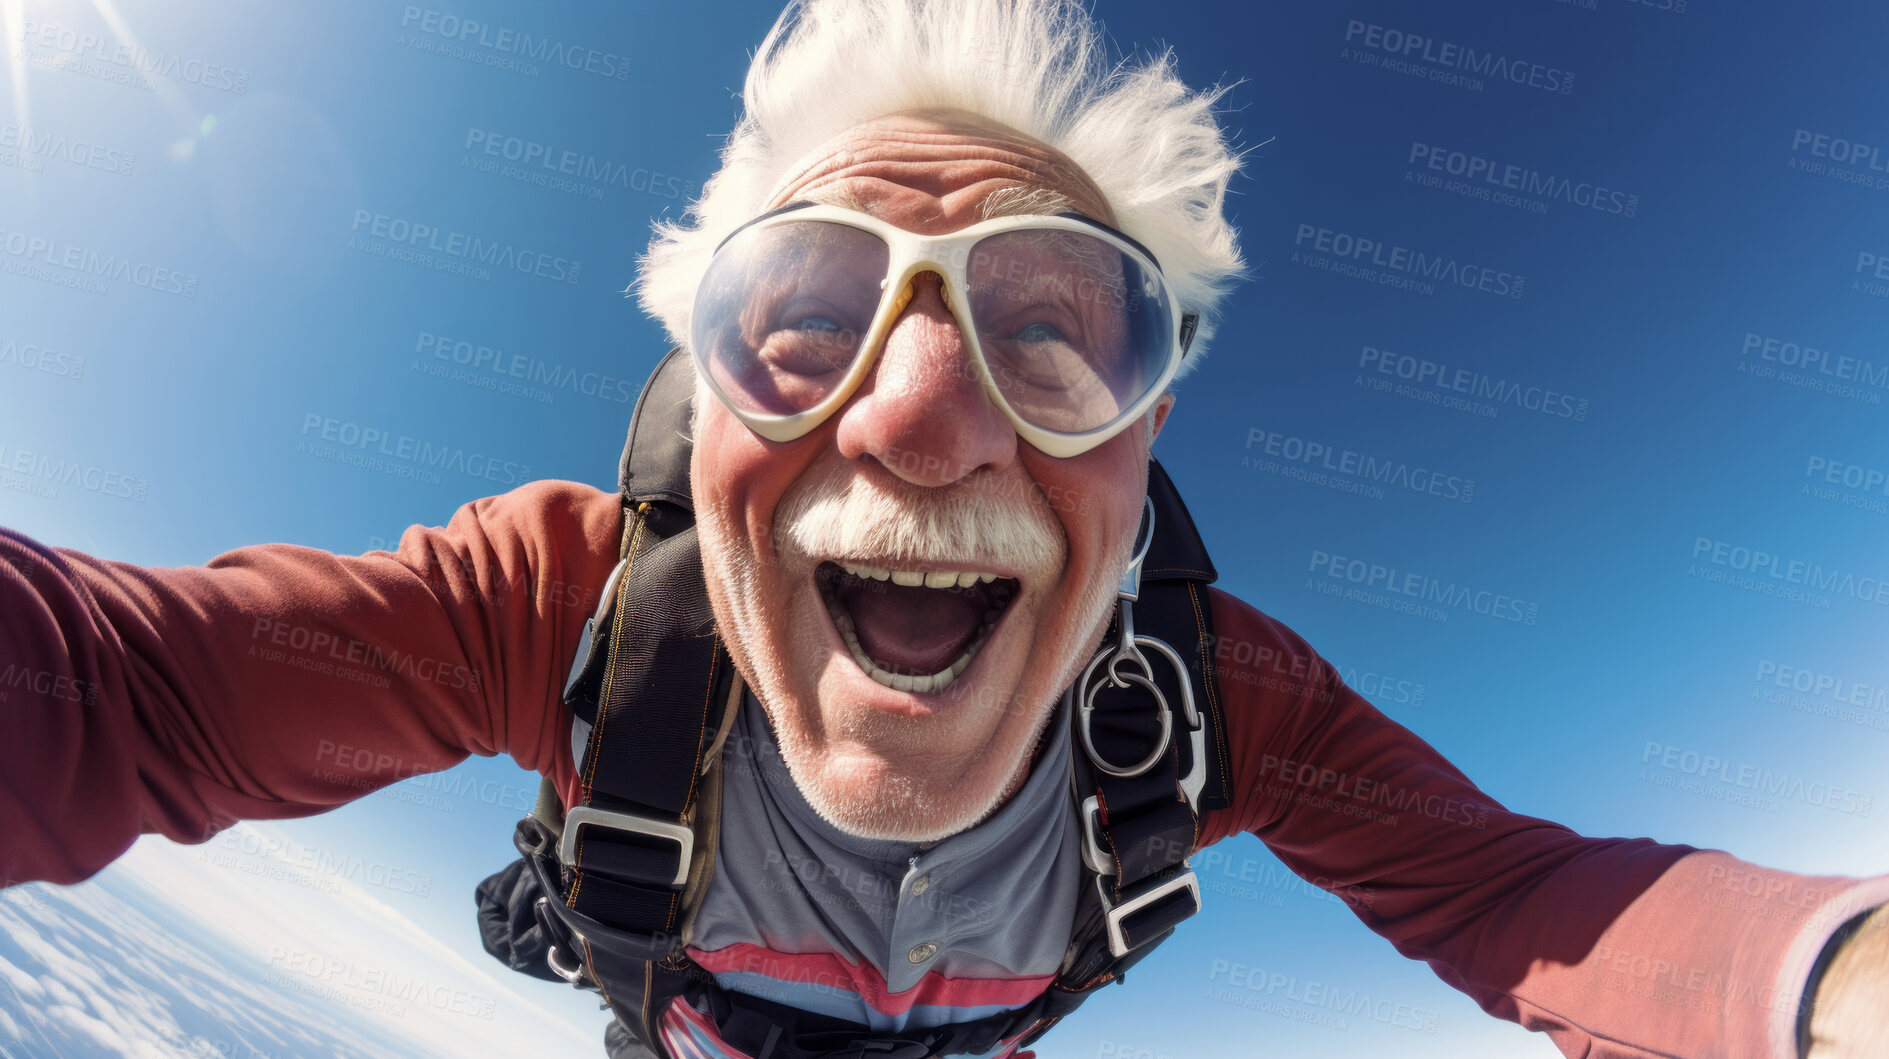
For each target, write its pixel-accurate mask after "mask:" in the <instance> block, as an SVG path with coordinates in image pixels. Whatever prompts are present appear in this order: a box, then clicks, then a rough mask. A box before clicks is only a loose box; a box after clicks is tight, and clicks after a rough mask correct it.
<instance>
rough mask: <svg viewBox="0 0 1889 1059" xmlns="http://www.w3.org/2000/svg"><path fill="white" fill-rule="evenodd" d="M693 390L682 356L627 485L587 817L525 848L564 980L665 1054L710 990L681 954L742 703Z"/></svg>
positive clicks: (604, 608) (583, 697) (588, 716)
mask: <svg viewBox="0 0 1889 1059" xmlns="http://www.w3.org/2000/svg"><path fill="white" fill-rule="evenodd" d="M693 380H694V375H693V372H692V370H691V368H690V367H689V365H688V363H687V362H686V360H684V359H683V358H682V357H681V356H680V355H679V353H678V352H676V351H672V352H671V353H670V354H669V355H667V356H666V357H664V358H663V360H662V362H661V363H660V364H658V365H657V367H656V371H655V373H654V374H653V375H651V377H650V381H649V383H648V385H646V386H645V387H644V389H643V393H642V395H641V396H640V397H639V398H638V399H637V404H636V411H635V413H634V414H633V416H632V417H631V421H630V431H629V437H628V439H627V442H626V444H625V446H624V451H623V460H622V463H621V464H620V473H619V486H620V489H621V493H622V497H623V504H624V530H623V543H622V549H621V551H622V558H621V560H620V561H619V562H618V564H617V568H616V569H615V570H614V571H612V573H611V578H610V582H609V584H608V585H607V586H606V588H605V590H604V593H603V597H602V599H601V600H600V602H599V604H598V608H597V612H596V613H595V614H594V615H592V617H591V618H590V620H589V621H587V622H586V623H585V626H584V632H583V635H582V637H581V639H580V643H579V646H578V652H577V656H576V657H575V658H574V659H573V660H572V665H571V672H570V676H569V679H568V680H567V681H566V684H565V689H564V704H565V706H566V707H568V708H569V709H570V710H571V712H572V714H573V715H574V718H575V719H574V721H573V725H574V731H573V748H574V749H575V748H576V746H577V743H578V741H579V740H580V739H581V740H582V749H581V753H578V754H575V755H574V759H575V760H576V762H577V767H578V776H579V780H580V783H581V787H580V792H581V793H580V801H579V804H577V805H575V806H572V807H570V808H569V809H568V810H567V811H566V812H565V814H564V816H563V819H562V821H561V825H560V827H559V828H558V829H557V830H556V832H553V830H552V829H551V828H549V827H547V826H545V824H544V822H543V821H541V820H539V819H537V818H535V817H534V818H527V819H526V820H525V821H522V822H521V823H520V825H519V830H520V833H519V836H518V845H519V848H520V850H521V852H524V853H525V854H526V860H527V861H528V862H531V863H533V864H535V865H536V867H537V871H538V874H539V875H540V876H541V881H542V882H543V884H544V888H545V891H546V894H547V897H548V898H549V899H548V900H546V901H541V902H540V912H539V917H540V920H541V922H543V923H544V925H545V930H546V934H547V936H549V937H551V938H553V939H555V940H556V941H557V944H555V945H554V946H553V947H552V948H551V949H550V951H549V952H548V953H547V959H548V960H549V962H550V963H551V965H552V969H553V970H555V971H557V972H558V973H559V974H560V975H561V976H563V977H564V978H566V979H567V980H569V981H572V982H574V983H577V984H586V983H588V984H590V985H594V986H595V987H596V988H597V989H598V990H599V991H600V992H601V993H602V994H603V996H604V999H605V1000H606V1002H607V1003H608V1004H609V1006H610V1007H611V1008H612V1009H613V1010H614V1011H615V1012H616V1013H617V1015H618V1017H619V1018H621V1019H623V1021H624V1022H625V1024H626V1025H627V1026H628V1028H629V1029H630V1030H631V1031H632V1032H633V1033H635V1034H636V1035H637V1036H638V1037H640V1038H641V1039H642V1040H644V1041H645V1042H646V1043H649V1044H650V1045H651V1047H660V1045H658V1044H656V1043H655V1042H656V1041H657V1040H658V1039H659V1037H658V1035H657V1034H656V1032H655V1030H656V1022H657V1020H659V1019H660V1018H661V1014H662V1011H663V1009H664V1008H665V1007H666V1006H667V1003H668V1000H669V998H670V997H672V996H674V995H676V994H677V993H678V992H681V991H683V990H684V989H685V988H687V987H688V986H689V985H690V984H691V983H692V982H694V981H696V980H698V979H699V978H700V977H703V976H702V975H701V972H699V971H698V970H696V969H695V968H694V967H693V966H692V965H691V964H690V963H689V961H688V960H687V959H686V957H684V956H683V955H682V952H681V949H682V943H683V940H684V936H685V933H686V927H687V925H688V920H689V916H690V914H691V913H692V911H693V909H694V906H695V905H696V904H697V903H698V902H699V898H700V895H701V893H702V892H703V891H704V890H705V889H706V886H707V883H708V879H709V876H710V875H711V873H712V870H713V858H714V852H715V850H714V846H715V843H714V841H713V837H714V835H715V834H716V828H715V826H714V825H715V823H716V819H715V818H716V817H717V815H718V812H719V783H718V780H719V776H718V775H717V774H715V773H714V772H713V770H712V768H711V766H712V764H713V762H714V760H715V757H716V752H717V751H718V750H719V748H720V740H721V738H723V737H724V736H725V734H726V730H727V723H728V722H729V721H731V720H732V719H733V717H734V712H735V704H736V703H737V701H738V699H739V695H740V681H739V679H738V678H737V677H736V675H735V671H734V665H733V663H732V662H731V661H730V660H729V658H728V653H727V651H726V650H725V648H724V647H723V646H722V643H721V639H720V637H719V636H718V635H717V633H716V630H715V621H714V616H713V614H712V613H711V611H710V608H709V603H708V593H707V590H706V587H705V585H704V583H703V576H702V559H701V550H700V547H699V546H698V544H697V542H696V535H695V516H694V511H693V503H692V500H691V497H690V495H689V479H688V468H689V436H688V432H687V431H688V422H689V413H690V401H691V399H692V396H693V388H694V381H693ZM705 818H706V819H705ZM698 838H701V839H702V841H700V842H698ZM553 840H555V846H553Z"/></svg>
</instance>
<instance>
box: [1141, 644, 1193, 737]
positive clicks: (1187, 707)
mask: <svg viewBox="0 0 1889 1059" xmlns="http://www.w3.org/2000/svg"><path fill="white" fill-rule="evenodd" d="M1135 644H1136V646H1138V647H1152V648H1154V649H1155V650H1156V651H1157V652H1159V653H1160V654H1162V655H1164V656H1166V658H1167V660H1168V664H1169V665H1171V666H1173V667H1174V675H1175V676H1176V677H1178V678H1180V683H1181V713H1182V715H1183V716H1185V717H1186V718H1187V727H1188V729H1189V730H1198V729H1199V728H1200V711H1199V710H1198V709H1197V708H1195V706H1194V682H1193V680H1191V679H1190V678H1189V677H1188V675H1187V663H1185V662H1183V661H1181V656H1180V653H1179V652H1178V651H1176V650H1174V648H1173V647H1171V646H1169V645H1168V643H1167V641H1165V640H1160V639H1157V638H1155V637H1153V636H1136V637H1135ZM1142 668H1143V669H1146V668H1147V659H1146V658H1143V659H1142ZM1148 675H1149V677H1153V676H1154V673H1153V671H1152V670H1150V671H1149V673H1148Z"/></svg>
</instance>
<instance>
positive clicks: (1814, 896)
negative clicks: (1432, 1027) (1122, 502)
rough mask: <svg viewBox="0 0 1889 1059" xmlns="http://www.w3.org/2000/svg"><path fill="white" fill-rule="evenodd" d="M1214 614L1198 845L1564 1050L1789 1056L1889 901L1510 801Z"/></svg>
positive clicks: (1885, 891) (1273, 625)
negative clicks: (1821, 959) (1849, 948)
mask: <svg viewBox="0 0 1889 1059" xmlns="http://www.w3.org/2000/svg"><path fill="white" fill-rule="evenodd" d="M1213 619H1214V626H1215V639H1216V641H1217V643H1216V647H1221V646H1227V647H1230V648H1231V649H1226V650H1217V651H1216V660H1215V664H1216V666H1217V667H1218V668H1219V669H1220V674H1219V680H1218V686H1219V689H1220V694H1221V696H1222V700H1223V701H1222V707H1223V714H1224V716H1225V717H1226V719H1227V720H1226V724H1227V728H1228V736H1229V740H1230V748H1229V749H1230V753H1231V757H1232V773H1233V776H1234V777H1235V779H1234V784H1235V786H1234V792H1235V793H1234V797H1235V805H1234V807H1233V808H1232V809H1231V810H1228V811H1225V812H1220V813H1215V814H1211V815H1210V816H1209V818H1208V820H1207V821H1206V825H1205V830H1206V833H1205V834H1203V836H1202V845H1206V844H1208V843H1211V842H1215V841H1218V840H1219V839H1221V838H1224V837H1226V836H1227V835H1230V834H1232V833H1234V832H1235V831H1240V830H1245V831H1251V832H1253V833H1254V834H1256V835H1258V836H1259V837H1260V838H1261V839H1263V840H1264V841H1265V842H1266V844H1267V845H1268V846H1270V847H1271V848H1272V849H1273V851H1274V852H1275V853H1277V854H1278V855H1279V857H1280V859H1282V860H1284V861H1285V862H1286V864H1287V865H1288V866H1289V867H1291V868H1292V869H1293V870H1294V871H1296V872H1298V873H1299V874H1300V875H1302V876H1305V877H1306V878H1309V879H1313V880H1315V881H1317V882H1318V883H1319V884H1320V885H1322V886H1324V887H1326V888H1327V889H1330V890H1332V891H1333V892H1334V893H1336V894H1338V895H1339V896H1340V897H1342V898H1345V899H1346V903H1347V904H1348V905H1350V907H1351V908H1352V911H1353V912H1354V913H1356V914H1357V916H1358V917H1359V918H1360V919H1362V920H1363V921H1364V922H1365V924H1366V925H1367V926H1369V927H1370V928H1371V929H1372V930H1374V931H1376V932H1377V933H1379V934H1381V935H1383V936H1384V937H1385V938H1387V939H1389V940H1390V942H1391V943H1392V944H1393V945H1394V946H1396V948H1397V950H1398V951H1399V952H1402V953H1403V954H1404V955H1406V956H1409V957H1411V958H1413V959H1420V960H1424V961H1426V962H1428V963H1429V964H1430V966H1431V968H1432V969H1433V970H1435V971H1436V973H1437V974H1438V975H1439V976H1440V977H1441V978H1443V980H1444V981H1446V982H1448V983H1449V984H1451V985H1452V986H1455V987H1456V988H1458V989H1460V990H1462V991H1463V992H1465V993H1468V994H1469V995H1470V996H1471V997H1473V998H1474V999H1475V1000H1476V1002H1477V1003H1478V1004H1480V1005H1481V1006H1482V1008H1483V1010H1485V1011H1488V1012H1489V1013H1490V1014H1493V1015H1497V1016H1500V1017H1502V1018H1506V1019H1510V1020H1513V1021H1516V1022H1519V1023H1521V1024H1522V1025H1523V1026H1526V1027H1528V1028H1529V1029H1532V1030H1540V1031H1543V1032H1545V1033H1547V1034H1548V1035H1549V1036H1550V1037H1552V1038H1553V1039H1554V1041H1555V1043H1556V1045H1557V1046H1559V1047H1560V1048H1561V1050H1562V1051H1563V1052H1565V1053H1567V1054H1568V1055H1578V1056H1584V1057H1588V1059H1628V1057H1632V1059H1641V1057H1652V1056H1660V1057H1671V1056H1683V1057H1700V1056H1724V1057H1736V1059H1751V1057H1760V1056H1763V1057H1775V1059H1797V1056H1798V1049H1797V1034H1798V1022H1797V1019H1798V1013H1799V1007H1800V1000H1801V998H1802V996H1803V993H1804V989H1805V986H1806V984H1807V982H1808V979H1809V976H1810V971H1811V968H1812V966H1813V964H1814V963H1815V961H1816V959H1817V957H1818V954H1819V953H1820V952H1821V951H1822V949H1823V947H1824V943H1825V942H1826V941H1827V940H1828V939H1829V938H1830V936H1831V935H1832V934H1833V933H1834V932H1835V931H1836V930H1837V928H1838V927H1840V926H1841V925H1842V924H1843V923H1844V922H1845V921H1846V920H1848V919H1850V918H1851V917H1853V916H1855V915H1856V914H1857V913H1859V912H1864V911H1867V910H1868V909H1870V908H1871V907H1874V906H1876V905H1880V904H1883V903H1885V902H1889V877H1885V878H1877V879H1871V880H1855V879H1848V878H1839V877H1821V876H1804V875H1795V874H1791V873H1789V872H1782V871H1774V870H1771V869H1768V868H1761V867H1758V866H1756V865H1752V864H1748V863H1746V862H1744V861H1741V860H1738V859H1737V858H1735V857H1732V856H1731V855H1729V854H1726V853H1722V852H1718V851H1712V850H1696V849H1693V848H1692V847H1690V846H1669V845H1661V844H1658V843H1655V842H1653V841H1651V840H1649V839H1624V838H1604V839H1602V838H1585V837H1583V836H1580V835H1577V834H1575V833H1573V832H1572V831H1569V830H1568V829H1566V828H1564V827H1561V826H1560V825H1558V824H1554V823H1550V822H1548V821H1545V820H1537V819H1534V818H1531V817H1526V816H1521V815H1519V814H1516V813H1511V812H1509V811H1508V810H1507V809H1505V808H1503V807H1502V806H1501V805H1500V804H1499V803H1497V802H1496V801H1495V800H1494V799H1492V798H1490V797H1489V796H1488V795H1486V794H1484V793H1482V791H1480V790H1478V789H1477V788H1476V786H1475V785H1474V784H1472V783H1471V782H1470V781H1469V780H1468V779H1467V778H1466V777H1465V776H1464V775H1463V774H1462V773H1461V772H1459V771H1457V770H1456V769H1455V768H1454V767H1453V766H1451V765H1450V764H1449V762H1448V761H1446V760H1444V759H1443V757H1442V756H1441V755H1440V754H1438V753H1437V752H1436V751H1435V750H1433V749H1432V748H1431V747H1430V746H1429V745H1428V744H1426V743H1424V742H1423V741H1422V740H1421V739H1419V738H1418V737H1417V736H1416V735H1414V734H1413V733H1411V732H1410V731H1409V730H1408V729H1405V728H1404V727H1403V726H1401V725H1399V724H1397V723H1396V722H1394V721H1392V720H1390V719H1389V718H1387V717H1385V716H1384V715H1383V714H1381V713H1379V712H1378V711H1377V710H1376V709H1375V708H1374V707H1372V706H1371V704H1370V703H1368V702H1366V701H1365V700H1364V699H1363V698H1362V697H1360V696H1359V695H1358V694H1357V693H1356V692H1354V691H1352V690H1351V689H1350V688H1349V687H1346V686H1345V684H1344V682H1343V681H1341V680H1340V679H1339V678H1338V675H1337V673H1336V672H1335V671H1334V670H1333V669H1332V667H1331V666H1330V665H1329V664H1327V663H1326V662H1325V661H1324V660H1323V659H1322V658H1320V657H1318V655H1317V654H1316V653H1315V652H1313V651H1312V649H1311V648H1310V647H1308V646H1307V645H1306V644H1305V642H1304V641H1303V640H1301V639H1300V638H1299V637H1298V636H1296V635H1295V634H1293V633H1292V631H1291V630H1289V629H1287V628H1285V627H1284V626H1283V625H1280V624H1279V623H1278V622H1276V621H1273V620H1272V619H1271V618H1268V617H1266V616H1265V615H1264V614H1261V613H1260V612H1258V611H1256V610H1254V609H1253V608H1251V607H1249V606H1247V605H1245V604H1244V603H1241V602H1240V601H1239V600H1237V599H1234V598H1233V597H1231V596H1228V595H1226V594H1225V593H1219V592H1216V593H1215V594H1214V605H1213ZM1879 970H1880V968H1879ZM1819 1059H1822V1057H1821V1056H1820V1057H1819Z"/></svg>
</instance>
